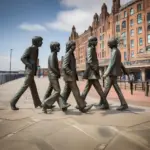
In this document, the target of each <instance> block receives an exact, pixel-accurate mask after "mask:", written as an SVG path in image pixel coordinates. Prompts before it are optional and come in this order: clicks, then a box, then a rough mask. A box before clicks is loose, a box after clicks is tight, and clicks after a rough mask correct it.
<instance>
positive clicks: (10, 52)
mask: <svg viewBox="0 0 150 150" xmlns="http://www.w3.org/2000/svg"><path fill="white" fill-rule="evenodd" d="M12 50H13V49H10V69H9V71H10V73H11V57H12Z"/></svg>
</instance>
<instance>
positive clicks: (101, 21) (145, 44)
mask: <svg viewBox="0 0 150 150" xmlns="http://www.w3.org/2000/svg"><path fill="white" fill-rule="evenodd" d="M91 35H94V36H97V38H98V44H97V56H98V59H99V66H100V69H101V73H103V72H104V70H105V69H106V68H107V65H108V62H109V58H110V49H109V48H108V45H107V42H108V39H109V38H111V37H113V36H116V37H118V38H119V39H120V44H119V49H120V51H121V54H122V62H123V63H124V64H125V66H126V68H129V70H130V72H133V73H134V74H135V75H136V78H137V79H141V80H143V81H144V80H145V79H150V0H132V1H130V2H129V3H127V4H125V5H123V6H121V5H120V0H113V6H112V11H111V13H109V12H108V11H107V6H106V4H105V3H104V4H103V5H102V8H101V12H100V14H99V15H98V14H97V13H95V15H94V16H93V22H92V23H91V26H89V28H88V29H87V30H85V31H84V33H83V34H81V35H78V33H77V32H76V28H75V27H74V26H73V28H72V32H71V36H70V37H69V40H75V41H76V44H77V48H76V51H75V56H76V60H77V70H78V72H79V73H82V72H83V71H84V70H85V59H86V50H87V41H88V37H90V36H91Z"/></svg>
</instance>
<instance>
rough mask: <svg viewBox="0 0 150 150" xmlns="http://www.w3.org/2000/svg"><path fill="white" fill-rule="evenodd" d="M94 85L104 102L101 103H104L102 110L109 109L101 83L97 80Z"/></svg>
mask: <svg viewBox="0 0 150 150" xmlns="http://www.w3.org/2000/svg"><path fill="white" fill-rule="evenodd" d="M93 85H94V87H95V89H96V91H97V93H98V94H99V96H100V97H101V101H102V102H100V103H102V106H101V108H102V109H109V104H108V102H107V100H106V97H105V94H104V92H103V90H102V87H101V85H100V83H99V80H97V79H96V80H93Z"/></svg>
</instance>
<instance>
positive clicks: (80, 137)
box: [46, 126, 98, 150]
mask: <svg viewBox="0 0 150 150" xmlns="http://www.w3.org/2000/svg"><path fill="white" fill-rule="evenodd" d="M46 141H47V142H48V143H51V144H52V146H53V147H54V149H56V150H93V149H94V148H95V147H96V145H98V142H97V141H96V140H94V139H93V138H92V137H90V136H87V134H85V133H84V132H81V131H80V130H78V129H76V128H74V127H72V126H71V127H68V128H65V129H64V130H61V131H59V132H57V133H56V134H54V135H51V136H47V137H46Z"/></svg>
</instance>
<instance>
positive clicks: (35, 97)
mask: <svg viewBox="0 0 150 150" xmlns="http://www.w3.org/2000/svg"><path fill="white" fill-rule="evenodd" d="M30 90H31V95H32V98H33V103H34V106H35V108H36V107H38V106H40V107H41V104H42V103H41V101H40V98H39V94H38V91H37V87H36V84H35V81H34V78H33V80H32V82H31V84H30Z"/></svg>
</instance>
